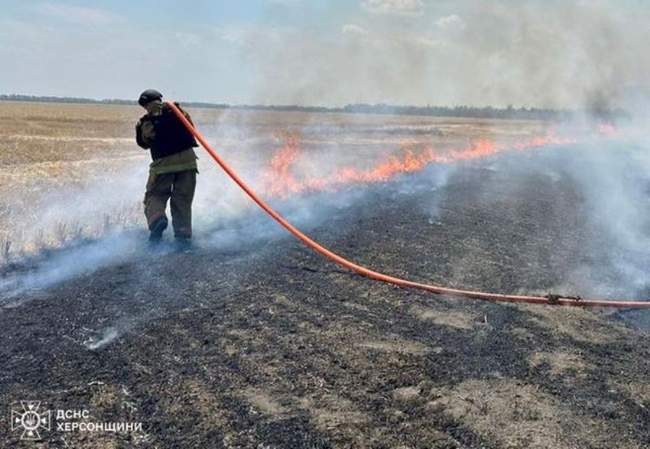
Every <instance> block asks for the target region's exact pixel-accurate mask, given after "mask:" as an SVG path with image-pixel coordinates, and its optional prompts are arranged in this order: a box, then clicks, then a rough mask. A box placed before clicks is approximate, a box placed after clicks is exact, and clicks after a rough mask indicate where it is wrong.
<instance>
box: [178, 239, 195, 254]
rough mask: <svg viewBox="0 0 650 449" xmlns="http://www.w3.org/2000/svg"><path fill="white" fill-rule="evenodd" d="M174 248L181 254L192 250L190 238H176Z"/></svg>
mask: <svg viewBox="0 0 650 449" xmlns="http://www.w3.org/2000/svg"><path fill="white" fill-rule="evenodd" d="M175 246H176V251H178V252H181V253H187V252H189V251H191V250H192V238H191V237H178V236H176V242H175Z"/></svg>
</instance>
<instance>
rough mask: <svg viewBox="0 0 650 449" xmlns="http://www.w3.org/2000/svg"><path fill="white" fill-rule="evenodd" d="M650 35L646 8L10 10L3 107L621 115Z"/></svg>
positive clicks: (644, 68)
mask: <svg viewBox="0 0 650 449" xmlns="http://www.w3.org/2000/svg"><path fill="white" fill-rule="evenodd" d="M649 32H650V1H644V0H610V1H607V0H575V1H569V0H562V1H560V0H528V1H526V0H494V1H490V0H459V1H450V0H347V1H344V0H330V1H324V0H241V1H237V0H231V1H225V0H222V1H218V0H195V1H191V2H181V1H170V0H143V1H134V0H128V1H127V0H112V1H95V2H92V1H75V0H66V1H29V0H2V15H1V16H0V57H1V60H2V66H3V70H1V71H0V93H25V94H38V95H61V96H83V97H94V98H136V97H137V95H138V94H139V92H140V91H141V90H143V89H145V88H148V87H155V88H158V89H160V90H161V91H163V93H165V94H166V96H167V97H169V98H172V97H173V98H177V99H182V100H193V101H210V102H230V103H301V104H316V105H340V104H345V103H354V102H369V103H379V102H386V103H392V104H427V103H430V104H438V105H455V104H474V105H486V104H493V105H498V106H502V105H507V104H510V103H512V104H514V105H528V106H575V105H583V104H585V103H593V102H605V103H607V104H612V103H613V104H618V103H620V102H621V101H624V100H626V99H628V98H630V97H635V96H636V94H635V93H636V92H638V91H640V90H643V89H646V90H647V89H648V86H649V85H650V82H649V79H650V61H649V58H648V57H647V41H648V37H649V36H650V34H649Z"/></svg>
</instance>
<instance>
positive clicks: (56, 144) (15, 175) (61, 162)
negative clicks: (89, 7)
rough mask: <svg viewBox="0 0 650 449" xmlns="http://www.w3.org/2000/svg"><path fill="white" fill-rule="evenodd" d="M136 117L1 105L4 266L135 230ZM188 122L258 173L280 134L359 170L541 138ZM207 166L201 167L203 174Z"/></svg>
mask: <svg viewBox="0 0 650 449" xmlns="http://www.w3.org/2000/svg"><path fill="white" fill-rule="evenodd" d="M142 112H143V111H142V109H140V108H139V107H136V106H116V105H76V104H52V103H18V102H16V103H14V102H1V103H0V143H1V145H2V151H0V243H1V248H2V251H1V254H2V259H3V260H4V261H7V260H9V259H11V258H12V257H20V255H22V254H23V253H25V252H34V251H36V250H40V249H42V248H45V247H53V246H58V245H60V244H61V243H64V242H66V241H69V240H71V239H74V238H77V237H82V236H85V237H96V236H97V235H99V234H101V233H102V232H104V231H105V230H106V228H107V227H111V226H115V225H118V226H141V211H140V201H141V196H142V189H143V188H144V182H145V179H144V176H145V174H146V167H147V164H148V162H149V159H148V154H147V152H145V151H142V150H141V149H140V148H138V147H137V146H136V144H135V142H134V136H133V134H134V124H135V122H136V121H137V119H138V118H139V116H140V115H141V114H142ZM190 112H191V113H192V116H193V117H194V121H195V123H196V124H197V126H198V127H199V128H200V129H201V130H202V131H203V132H204V133H205V134H206V135H207V136H208V137H209V138H210V140H211V142H213V143H214V144H215V146H216V147H217V148H218V149H219V150H220V151H222V152H223V153H224V154H226V155H228V156H230V157H232V158H234V159H238V158H239V159H241V158H243V159H245V160H248V161H250V160H255V161H258V162H259V163H261V164H264V162H265V161H267V160H268V158H269V157H270V155H272V154H273V151H274V150H276V149H277V148H280V147H281V146H282V144H283V142H282V138H283V137H282V136H284V135H286V133H291V134H295V135H298V136H300V145H301V147H302V149H304V150H307V151H310V152H319V153H320V154H321V155H323V154H325V155H329V154H336V161H337V163H338V164H354V165H356V166H359V165H361V166H363V165H364V164H373V163H375V162H376V161H377V160H379V159H380V158H381V157H384V156H385V155H386V154H388V153H391V152H395V151H398V150H399V148H400V146H401V145H403V144H404V143H405V142H407V143H409V144H424V143H426V144H431V145H435V146H437V147H443V148H444V147H462V146H465V145H468V144H470V143H471V142H473V141H476V140H478V139H493V140H497V141H509V140H521V139H522V138H525V137H527V136H532V135H538V134H542V133H543V132H544V129H543V128H544V125H543V124H541V123H535V122H525V121H503V120H500V121H489V120H480V121H479V120H474V119H458V118H456V119H445V118H434V117H407V116H385V115H359V114H310V113H302V112H256V111H233V110H214V109H191V108H190ZM244 156H245V157H244ZM206 159H207V158H203V159H202V160H201V161H200V162H201V164H202V165H203V167H205V166H206V164H208V161H207V160H206ZM321 168H322V167H321ZM329 168H331V167H329ZM253 177H254V174H253ZM109 199H110V201H108V200H109Z"/></svg>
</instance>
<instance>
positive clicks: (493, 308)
mask: <svg viewBox="0 0 650 449" xmlns="http://www.w3.org/2000/svg"><path fill="white" fill-rule="evenodd" d="M420 176H421V177H422V179H424V180H423V181H422V183H424V184H423V185H424V187H422V186H419V187H417V188H409V189H407V190H404V189H401V188H396V187H395V185H389V186H375V187H372V188H368V193H367V195H366V196H365V197H364V199H363V201H362V202H360V203H359V204H360V205H361V209H360V210H355V209H354V207H352V208H347V209H342V210H340V211H339V212H338V213H331V214H330V217H329V218H328V219H327V220H325V221H324V222H322V223H320V224H319V225H318V226H317V227H315V228H314V229H312V230H311V232H310V233H311V234H312V235H313V237H315V238H316V239H317V240H319V241H321V242H322V243H324V244H326V245H328V246H330V247H331V248H332V249H334V250H336V251H339V252H341V253H342V254H344V255H346V256H348V257H350V258H352V259H353V260H355V261H358V262H360V263H362V264H366V265H368V266H371V267H373V268H375V269H378V270H383V271H386V272H389V273H391V274H395V275H398V276H407V277H409V278H414V279H417V280H423V281H430V282H434V283H441V284H445V285H450V286H457V287H460V286H462V287H466V288H477V289H484V290H488V291H500V292H535V293H546V292H550V291H555V289H556V288H557V286H562V285H563V286H566V285H570V279H569V273H570V272H571V270H572V268H573V267H576V266H579V265H580V264H590V263H596V261H597V259H598V258H599V257H600V254H599V251H598V249H597V248H596V249H594V245H593V244H590V242H593V241H594V239H596V238H597V233H596V231H595V230H594V227H593V226H592V225H590V224H589V223H588V222H587V221H586V219H585V216H586V214H585V213H584V212H585V211H584V210H582V207H583V201H582V198H581V197H580V194H579V192H578V191H577V190H576V188H575V186H574V185H573V184H572V183H571V181H570V180H569V179H568V178H562V179H560V180H557V179H552V178H550V177H549V176H546V175H545V173H544V172H543V171H534V170H529V169H521V170H514V171H513V170H494V169H492V167H491V166H490V163H488V162H482V163H475V164H466V165H463V166H461V167H459V168H458V169H457V170H455V171H454V172H453V174H452V175H451V176H450V178H449V182H448V183H447V184H446V185H444V186H443V187H440V188H437V189H436V188H427V187H426V176H427V174H426V173H425V174H423V175H420ZM416 181H417V179H416ZM417 182H419V181H417ZM397 185H398V186H399V183H398V184H397ZM423 204H424V205H430V207H429V206H427V207H423ZM432 211H434V212H432ZM436 211H437V212H436ZM269 226H275V225H274V224H273V223H271V222H269ZM596 247H597V245H596ZM590 248H591V249H590ZM563 293H564V292H563ZM569 293H571V292H569ZM30 295H32V296H31V297H25V298H21V299H25V300H26V302H24V303H22V304H19V305H17V306H12V307H4V308H2V309H0V329H2V345H1V346H0V360H2V361H3V363H2V366H1V368H0V398H1V400H0V403H2V404H3V405H6V411H7V413H5V414H3V416H2V422H1V423H2V424H1V425H0V447H3V448H4V447H6V448H10V447H11V448H13V447H67V446H66V445H70V447H84V448H85V447H91V448H95V447H96V448H105V447H106V448H109V447H110V448H112V447H143V448H144V447H161V448H162V447H164V448H190V447H191V448H208V447H215V448H218V447H241V448H267V447H268V448H339V447H354V448H364V447H368V448H370V447H372V448H407V447H408V448H455V447H458V448H506V447H507V448H512V447H521V448H525V447H539V448H541V447H567V448H569V447H580V448H611V447H621V448H633V447H634V448H642V447H648V446H650V427H649V424H650V394H649V392H648V387H647V386H646V385H647V384H648V380H649V377H648V369H649V368H650V366H649V361H648V360H649V355H650V350H648V335H647V333H645V332H644V331H643V330H638V329H634V328H632V327H630V326H629V325H628V324H626V323H625V322H623V321H620V320H617V319H615V318H614V317H612V316H609V315H605V314H602V313H598V312H592V311H583V310H569V309H561V308H540V307H532V306H513V305H501V304H491V303H482V302H472V301H467V300H459V299H449V298H444V297H437V296H432V295H427V294H422V293H419V292H415V291H408V290H403V289H399V288H396V287H392V286H389V285H383V284H380V283H377V282H373V281H370V280H367V279H363V278H360V277H357V276H355V275H352V274H350V273H348V272H345V271H343V270H341V269H339V268H338V267H336V266H334V265H332V264H330V263H328V262H326V261H324V260H323V259H322V258H321V257H319V256H317V255H315V254H313V253H311V252H310V251H308V250H307V249H305V248H304V247H302V246H301V245H300V244H299V243H298V242H297V241H295V240H294V239H292V238H290V237H287V236H281V237H278V238H272V239H269V240H259V241H251V243H250V244H248V245H242V246H241V247H239V248H235V249H230V250H221V251H215V250H210V249H208V248H203V249H202V248H197V249H196V250H195V251H193V252H191V253H170V254H165V255H164V256H161V255H156V254H153V255H150V256H144V257H143V258H140V259H138V260H134V261H133V262H129V263H125V264H122V265H118V266H112V267H109V268H104V269H100V270H99V271H97V272H96V273H94V274H92V275H87V276H83V277H80V278H77V279H74V280H71V281H67V282H65V283H63V284H61V285H58V286H55V287H52V288H50V289H48V290H46V291H42V292H36V293H30ZM111 329H114V330H115V331H116V332H117V333H118V334H119V335H118V337H117V338H115V339H114V340H112V341H110V342H108V343H107V344H106V345H104V346H101V347H98V348H97V349H94V350H91V349H89V348H88V342H92V341H97V340H98V339H101V337H102V336H110V333H111ZM27 399H30V400H39V401H43V402H44V403H45V404H48V406H50V407H51V408H57V409H66V408H73V409H88V410H90V411H91V412H92V414H93V417H95V418H96V420H98V421H114V420H117V421H140V422H142V423H143V427H144V432H143V433H137V434H126V435H116V434H110V433H109V434H92V433H91V434H88V433H86V434H81V433H68V434H62V433H60V432H54V431H51V432H44V438H45V440H44V441H43V442H40V443H33V442H20V441H19V436H20V432H11V431H10V430H9V429H8V425H9V423H8V421H9V411H8V409H9V407H10V404H12V403H14V402H16V401H20V400H27Z"/></svg>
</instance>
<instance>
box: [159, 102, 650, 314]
mask: <svg viewBox="0 0 650 449" xmlns="http://www.w3.org/2000/svg"><path fill="white" fill-rule="evenodd" d="M166 103H167V105H168V106H169V107H170V108H171V110H172V111H174V113H175V114H176V116H177V117H178V119H179V120H180V121H181V122H182V123H183V125H185V127H186V128H187V130H188V131H189V132H191V133H192V134H193V135H194V137H196V139H197V140H198V141H199V142H200V143H201V145H202V146H203V148H205V150H206V151H207V152H208V154H210V156H211V157H212V159H214V160H215V162H216V163H217V164H219V166H220V167H221V168H222V169H223V170H224V171H225V172H226V174H227V175H228V176H230V178H232V180H233V181H235V183H237V185H238V186H239V187H241V189H242V190H243V191H244V192H246V194H247V195H248V196H249V197H250V198H251V199H252V200H253V201H254V202H255V203H257V205H258V206H259V207H261V208H262V209H264V211H265V212H266V213H267V214H269V215H270V216H271V217H273V219H274V220H275V221H277V222H278V223H280V224H281V225H282V226H284V227H285V228H286V229H287V231H289V232H290V233H291V234H293V235H294V236H295V237H296V238H298V239H299V240H300V241H302V242H303V243H304V244H305V245H307V246H308V247H309V248H311V249H313V250H314V251H316V252H317V253H319V254H321V255H322V256H325V257H327V258H328V259H330V260H332V261H333V262H334V263H336V264H338V265H340V266H342V267H344V268H347V269H349V270H352V271H354V272H355V273H357V274H360V275H361V276H365V277H368V278H370V279H375V280H377V281H382V282H386V283H389V284H393V285H397V286H400V287H406V288H415V289H419V290H425V291H427V292H430V293H435V294H441V295H450V296H457V297H463V298H471V299H480V300H484V301H494V302H518V303H529V304H544V305H557V306H573V307H611V308H618V309H628V308H638V309H650V301H618V300H604V299H581V298H571V297H566V296H561V295H548V296H520V295H504V294H500V293H486V292H478V291H471V290H458V289H455V288H447V287H441V286H438V285H430V284H422V283H419V282H414V281H409V280H406V279H400V278H396V277H394V276H389V275H387V274H383V273H379V272H377V271H373V270H370V269H368V268H366V267H363V266H361V265H357V264H356V263H354V262H350V261H349V260H347V259H345V258H344V257H342V256H339V255H338V254H336V253H334V252H332V251H330V250H329V249H327V248H325V247H324V246H322V245H320V244H319V243H318V242H316V241H315V240H313V239H312V238H310V237H309V236H307V235H305V234H304V233H303V232H302V231H300V230H299V229H298V228H296V227H295V226H293V225H292V224H291V223H289V222H288V221H287V220H286V219H285V218H284V217H283V216H282V215H280V214H279V213H278V212H276V211H275V210H274V209H273V208H272V207H271V206H269V205H268V204H267V203H266V202H265V201H264V200H263V199H261V198H260V197H259V196H258V195H257V194H256V193H255V192H254V191H253V189H251V188H250V187H249V186H248V185H247V184H246V183H245V182H244V181H243V180H242V179H241V178H240V177H239V176H238V175H237V173H235V172H234V171H233V169H232V168H230V166H229V165H228V164H226V162H225V161H224V160H223V159H221V157H220V156H219V155H218V154H217V153H216V152H215V151H214V149H212V147H211V146H210V144H209V143H208V142H207V141H206V140H205V138H204V137H203V136H202V135H201V133H200V132H199V131H198V130H197V129H196V128H195V127H194V126H193V125H192V123H190V121H189V120H187V118H185V116H184V115H183V113H182V112H181V111H180V109H179V108H178V107H177V106H176V105H175V104H174V103H173V102H170V101H168V102H166Z"/></svg>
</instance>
